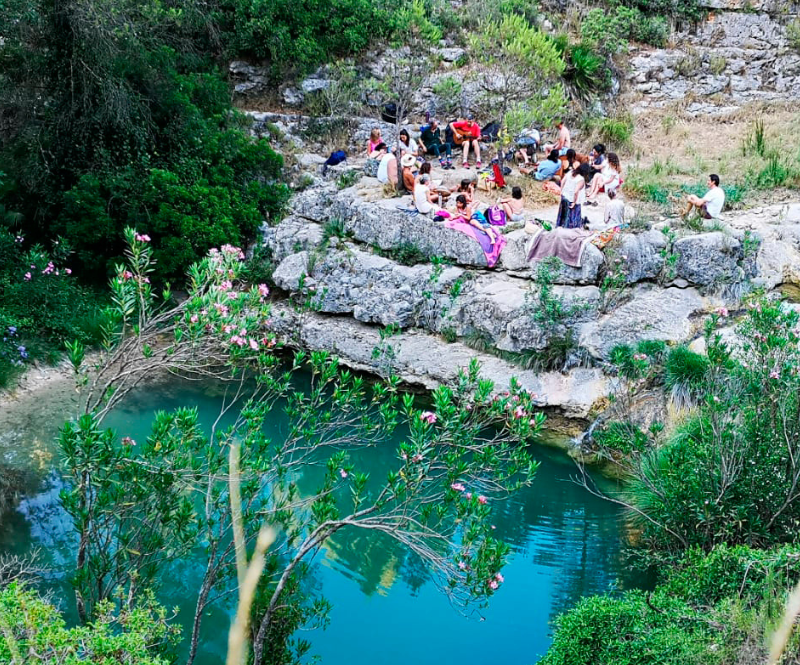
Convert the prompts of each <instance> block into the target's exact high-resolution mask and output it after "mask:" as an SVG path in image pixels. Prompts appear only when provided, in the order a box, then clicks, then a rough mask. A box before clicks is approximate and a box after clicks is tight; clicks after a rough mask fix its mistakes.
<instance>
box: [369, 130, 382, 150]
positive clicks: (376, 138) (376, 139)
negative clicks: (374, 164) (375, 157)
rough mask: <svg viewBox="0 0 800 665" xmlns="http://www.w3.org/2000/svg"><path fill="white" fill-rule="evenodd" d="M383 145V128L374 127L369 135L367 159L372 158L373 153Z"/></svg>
mask: <svg viewBox="0 0 800 665" xmlns="http://www.w3.org/2000/svg"><path fill="white" fill-rule="evenodd" d="M381 143H383V139H382V138H381V128H380V127H374V128H373V129H372V131H371V132H370V133H369V141H367V157H372V153H373V152H375V148H377V147H378V146H379V145H380V144H381Z"/></svg>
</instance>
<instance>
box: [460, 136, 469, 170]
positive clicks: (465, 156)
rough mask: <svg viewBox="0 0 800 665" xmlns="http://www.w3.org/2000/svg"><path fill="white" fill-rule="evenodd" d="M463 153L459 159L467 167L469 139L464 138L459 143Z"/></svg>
mask: <svg viewBox="0 0 800 665" xmlns="http://www.w3.org/2000/svg"><path fill="white" fill-rule="evenodd" d="M461 147H462V148H463V153H464V159H462V160H461V161H462V162H463V163H464V166H465V167H469V141H468V140H467V139H464V142H463V143H462V144H461Z"/></svg>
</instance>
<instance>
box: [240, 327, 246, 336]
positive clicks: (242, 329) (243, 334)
mask: <svg viewBox="0 0 800 665" xmlns="http://www.w3.org/2000/svg"><path fill="white" fill-rule="evenodd" d="M239 334H240V335H241V336H242V337H247V328H240V329H239Z"/></svg>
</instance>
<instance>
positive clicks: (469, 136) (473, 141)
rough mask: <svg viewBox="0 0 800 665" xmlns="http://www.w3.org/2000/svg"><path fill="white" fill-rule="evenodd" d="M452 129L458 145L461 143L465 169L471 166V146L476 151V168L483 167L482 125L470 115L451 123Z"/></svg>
mask: <svg viewBox="0 0 800 665" xmlns="http://www.w3.org/2000/svg"><path fill="white" fill-rule="evenodd" d="M450 129H451V130H452V131H453V139H454V140H455V142H456V144H457V145H461V147H462V150H463V153H464V159H463V163H462V166H463V167H464V168H465V169H468V168H469V151H470V148H472V150H473V151H474V152H475V168H480V167H481V144H480V143H479V141H480V140H481V128H480V125H479V124H478V123H477V122H475V120H473V118H472V116H471V115H468V116H467V117H466V118H465V119H463V120H457V121H456V122H451V123H450Z"/></svg>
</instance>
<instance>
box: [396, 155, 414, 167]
mask: <svg viewBox="0 0 800 665" xmlns="http://www.w3.org/2000/svg"><path fill="white" fill-rule="evenodd" d="M416 163H417V159H416V158H415V157H414V155H411V154H405V155H403V158H402V159H401V160H400V164H401V165H402V166H414V164H416Z"/></svg>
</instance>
